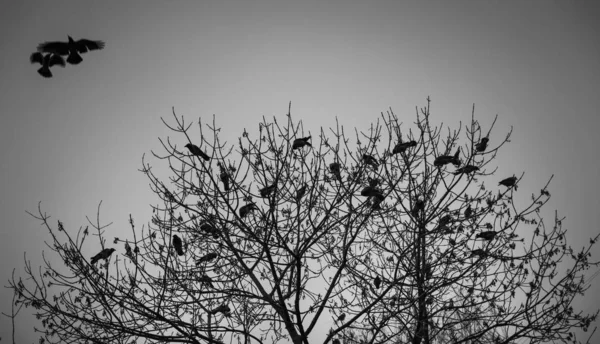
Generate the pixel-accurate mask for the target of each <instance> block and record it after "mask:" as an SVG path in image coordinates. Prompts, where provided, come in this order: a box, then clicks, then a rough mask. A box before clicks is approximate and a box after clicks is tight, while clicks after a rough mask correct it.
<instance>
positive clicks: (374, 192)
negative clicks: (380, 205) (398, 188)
mask: <svg viewBox="0 0 600 344" xmlns="http://www.w3.org/2000/svg"><path fill="white" fill-rule="evenodd" d="M360 195H361V196H365V197H374V196H383V193H382V192H381V190H379V189H377V188H375V187H372V186H367V187H365V188H364V189H362V191H361V192H360Z"/></svg>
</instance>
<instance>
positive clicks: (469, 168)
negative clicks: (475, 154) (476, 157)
mask: <svg viewBox="0 0 600 344" xmlns="http://www.w3.org/2000/svg"><path fill="white" fill-rule="evenodd" d="M476 171H479V167H477V166H473V165H467V166H463V167H461V168H459V169H458V170H456V171H454V174H461V173H464V174H469V173H472V172H476Z"/></svg>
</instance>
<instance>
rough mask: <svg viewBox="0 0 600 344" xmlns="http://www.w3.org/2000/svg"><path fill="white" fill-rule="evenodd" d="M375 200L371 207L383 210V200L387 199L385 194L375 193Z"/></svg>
mask: <svg viewBox="0 0 600 344" xmlns="http://www.w3.org/2000/svg"><path fill="white" fill-rule="evenodd" d="M373 198H374V200H373V204H371V209H373V210H381V202H383V200H384V199H385V196H383V194H378V195H375V196H374V197H373Z"/></svg>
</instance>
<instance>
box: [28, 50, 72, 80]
mask: <svg viewBox="0 0 600 344" xmlns="http://www.w3.org/2000/svg"><path fill="white" fill-rule="evenodd" d="M29 61H30V62H31V63H39V64H41V65H42V67H40V69H38V70H37V72H38V73H39V74H40V75H41V76H43V77H44V78H51V77H52V72H50V67H52V66H55V65H59V66H61V67H64V66H65V59H63V58H62V57H61V56H60V55H56V54H46V55H43V54H42V53H40V52H37V53H33V54H31V56H30V57H29Z"/></svg>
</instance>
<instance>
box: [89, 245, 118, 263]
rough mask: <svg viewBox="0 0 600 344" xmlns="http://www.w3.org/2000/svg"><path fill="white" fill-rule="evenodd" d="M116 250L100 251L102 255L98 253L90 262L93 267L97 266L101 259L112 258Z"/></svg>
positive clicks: (106, 249)
mask: <svg viewBox="0 0 600 344" xmlns="http://www.w3.org/2000/svg"><path fill="white" fill-rule="evenodd" d="M115 251H116V250H115V249H114V248H105V249H104V250H102V251H100V253H98V254H97V255H95V256H93V257H92V260H91V261H90V263H91V264H92V265H94V264H96V262H97V261H98V260H100V259H104V260H106V259H108V257H110V255H111V254H112V253H113V252H115Z"/></svg>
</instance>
